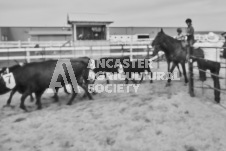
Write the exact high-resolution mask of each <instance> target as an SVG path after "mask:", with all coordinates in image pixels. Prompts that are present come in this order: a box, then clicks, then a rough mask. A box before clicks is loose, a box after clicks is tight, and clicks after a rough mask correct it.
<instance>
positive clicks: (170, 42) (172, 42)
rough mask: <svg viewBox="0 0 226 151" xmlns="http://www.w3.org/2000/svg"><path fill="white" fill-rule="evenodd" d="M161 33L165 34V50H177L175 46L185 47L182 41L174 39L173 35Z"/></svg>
mask: <svg viewBox="0 0 226 151" xmlns="http://www.w3.org/2000/svg"><path fill="white" fill-rule="evenodd" d="M161 34H162V35H163V36H164V44H163V48H164V49H165V52H166V51H171V52H173V51H175V50H176V49H175V47H178V46H181V48H182V49H183V47H182V44H181V41H179V40H177V39H174V38H173V37H171V36H169V35H167V34H165V33H164V32H163V33H161Z"/></svg>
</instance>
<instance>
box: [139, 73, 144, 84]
mask: <svg viewBox="0 0 226 151" xmlns="http://www.w3.org/2000/svg"><path fill="white" fill-rule="evenodd" d="M144 74H145V73H142V77H141V79H140V81H139V83H141V82H143V79H144ZM139 75H140V73H139Z"/></svg>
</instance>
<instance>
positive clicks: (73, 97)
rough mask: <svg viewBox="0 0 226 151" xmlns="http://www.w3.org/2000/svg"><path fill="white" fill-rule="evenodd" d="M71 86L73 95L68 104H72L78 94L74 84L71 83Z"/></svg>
mask: <svg viewBox="0 0 226 151" xmlns="http://www.w3.org/2000/svg"><path fill="white" fill-rule="evenodd" d="M71 87H72V96H71V98H70V100H69V101H68V103H67V105H71V104H72V102H73V100H74V99H75V97H76V95H77V92H75V90H74V88H73V86H72V84H71Z"/></svg>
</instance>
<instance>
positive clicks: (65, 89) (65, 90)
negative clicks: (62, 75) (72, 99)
mask: <svg viewBox="0 0 226 151" xmlns="http://www.w3.org/2000/svg"><path fill="white" fill-rule="evenodd" d="M64 92H65V93H66V94H71V93H69V92H68V91H67V88H66V85H65V86H64Z"/></svg>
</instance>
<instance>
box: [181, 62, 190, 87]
mask: <svg viewBox="0 0 226 151" xmlns="http://www.w3.org/2000/svg"><path fill="white" fill-rule="evenodd" d="M181 66H182V70H183V74H184V82H185V83H188V77H187V72H186V68H185V62H183V63H182V64H181Z"/></svg>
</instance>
